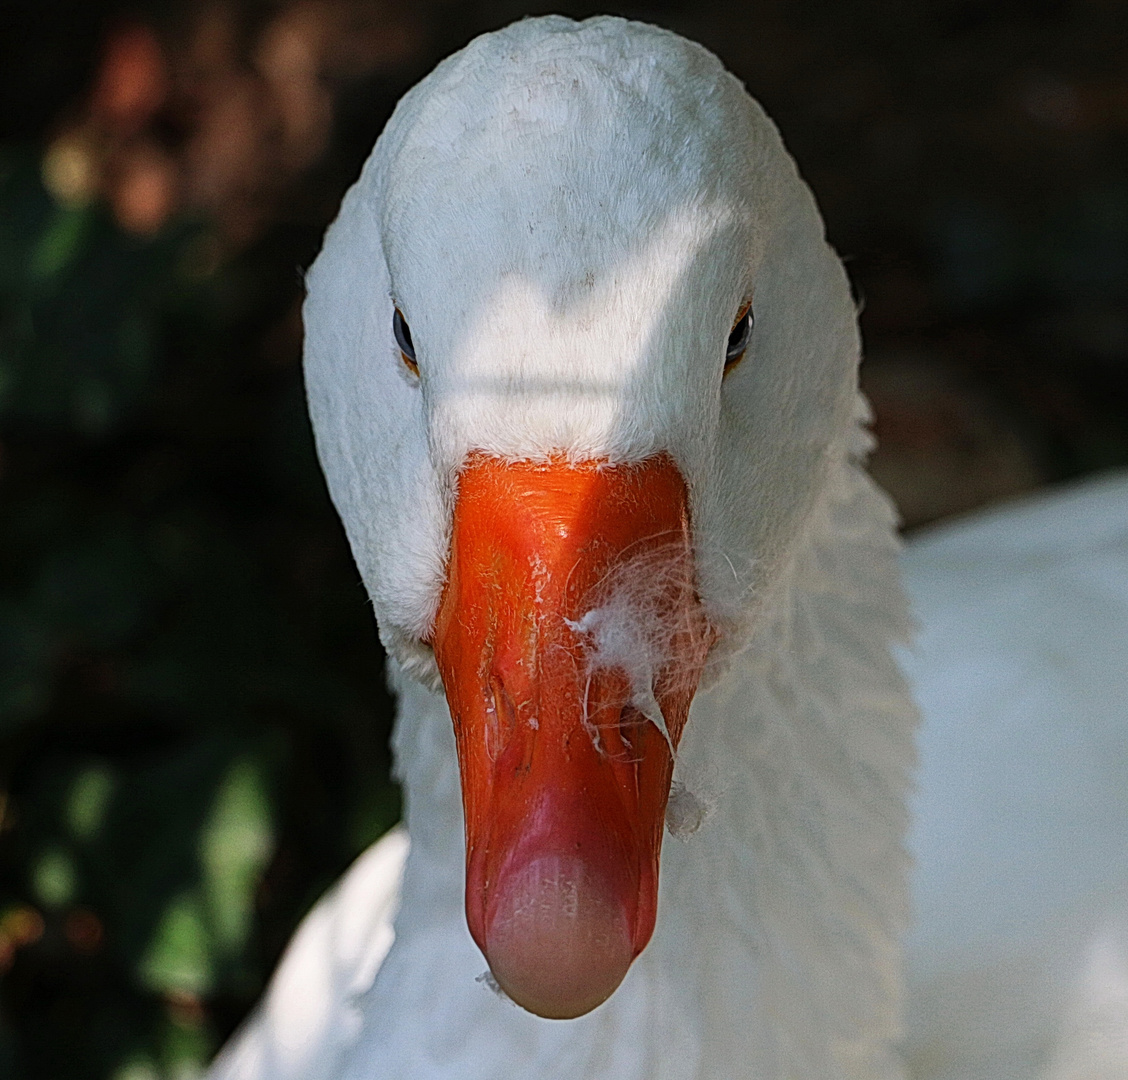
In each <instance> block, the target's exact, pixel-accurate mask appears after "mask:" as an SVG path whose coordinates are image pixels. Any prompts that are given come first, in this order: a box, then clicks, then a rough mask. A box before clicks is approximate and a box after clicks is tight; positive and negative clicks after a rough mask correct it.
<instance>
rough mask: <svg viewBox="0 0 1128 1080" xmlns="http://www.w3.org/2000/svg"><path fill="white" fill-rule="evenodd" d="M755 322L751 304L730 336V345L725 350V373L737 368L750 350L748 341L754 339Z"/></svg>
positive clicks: (743, 312)
mask: <svg viewBox="0 0 1128 1080" xmlns="http://www.w3.org/2000/svg"><path fill="white" fill-rule="evenodd" d="M753 322H755V319H754V318H753V317H752V305H751V304H749V305H748V306H747V307H745V308H744V310H743V311H742V312H741V313H740V314H739V315H738V316H737V318H736V323H735V324H734V325H733V328H732V331H731V333H730V334H729V339H728V345H727V346H726V348H725V371H728V370H730V369H731V368H733V367H735V366H736V365H737V363H739V361H740V359H741V357H742V356H744V350H745V349H747V348H748V340H749V338H751V337H752V324H753Z"/></svg>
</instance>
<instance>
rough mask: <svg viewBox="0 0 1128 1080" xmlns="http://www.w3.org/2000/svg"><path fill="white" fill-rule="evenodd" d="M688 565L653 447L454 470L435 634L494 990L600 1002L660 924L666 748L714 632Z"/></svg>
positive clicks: (582, 1005)
mask: <svg viewBox="0 0 1128 1080" xmlns="http://www.w3.org/2000/svg"><path fill="white" fill-rule="evenodd" d="M692 568H693V562H692V537H691V533H690V527H689V514H688V501H687V496H686V489H685V483H684V481H683V480H682V477H681V474H680V472H679V471H678V469H677V466H676V465H675V464H674V462H673V461H672V460H671V459H670V458H669V457H667V456H665V455H662V456H658V457H655V458H650V459H648V460H647V461H645V462H642V463H640V464H635V465H620V466H611V465H608V464H606V463H594V462H588V463H583V464H578V465H577V464H575V463H568V462H564V461H552V462H549V463H544V464H535V463H529V462H517V463H507V462H504V461H502V460H500V459H496V458H490V457H486V456H484V455H475V456H473V457H472V458H470V459H469V461H468V462H467V464H466V465H465V467H464V468H463V470H462V472H461V474H460V477H459V490H458V499H457V503H456V508H455V513H454V522H453V531H452V540H451V550H450V559H449V565H448V575H447V584H446V588H445V591H444V594H443V598H442V601H441V604H440V609H439V613H438V615H437V617H436V621H435V628H434V632H433V634H432V644H433V645H434V648H435V655H436V658H437V660H438V664H439V670H440V672H441V674H442V678H443V683H444V686H445V689H446V694H447V700H448V702H449V704H450V710H451V716H452V718H453V721H454V727H455V736H456V741H457V744H458V755H459V765H460V769H461V776H462V798H463V808H464V811H465V821H466V915H467V922H468V924H469V927H470V932H471V934H472V935H473V937H474V940H475V941H476V942H477V943H478V946H479V947H480V948H481V949H482V951H483V953H484V954H485V956H486V959H487V961H488V962H489V964H490V967H491V969H492V971H493V973H494V977H495V978H496V979H497V981H498V983H499V985H500V986H501V987H502V989H504V990H505V991H506V992H507V993H508V994H509V996H510V997H512V998H513V1000H514V1001H516V1002H517V1003H518V1004H519V1005H522V1006H523V1007H525V1008H526V1009H528V1010H529V1011H531V1012H534V1013H536V1014H537V1015H540V1016H544V1017H548V1018H555V1019H563V1018H569V1017H574V1016H579V1015H582V1014H583V1013H586V1012H588V1011H590V1010H591V1009H593V1008H595V1007H596V1006H597V1005H599V1004H600V1003H601V1002H603V1001H605V1000H606V999H607V997H609V996H610V995H611V993H613V992H614V990H615V988H616V987H617V986H618V985H619V983H620V982H621V981H622V979H623V977H624V976H625V975H626V972H627V969H628V968H629V966H630V964H631V962H632V961H633V959H634V958H635V957H636V956H637V955H638V954H639V953H640V952H641V951H642V949H643V948H644V947H645V946H646V943H647V942H648V941H649V939H650V935H651V933H652V931H653V928H654V920H655V916H656V911H657V896H658V862H659V854H660V850H661V841H662V823H663V817H664V813H665V808H666V801H667V799H668V797H669V791H670V779H671V776H672V772H673V751H674V749H675V748H676V746H677V742H678V739H679V738H680V736H681V731H682V728H683V726H684V724H685V720H686V716H687V715H688V712H689V705H690V702H691V700H692V698H693V694H694V691H695V690H696V687H697V682H698V679H699V677H700V674H701V668H702V666H703V664H704V661H705V656H706V654H707V653H708V650H709V647H710V646H711V644H712V641H713V632H712V630H711V628H710V627H709V624H708V621H707V619H706V618H705V615H704V613H703V610H702V608H701V604H700V602H699V600H698V598H697V595H696V592H695V589H694V585H693V573H692ZM632 615H633V618H630V617H626V616H632ZM659 630H660V632H658V631H659ZM640 683H642V684H644V685H640Z"/></svg>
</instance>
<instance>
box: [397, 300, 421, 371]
mask: <svg viewBox="0 0 1128 1080" xmlns="http://www.w3.org/2000/svg"><path fill="white" fill-rule="evenodd" d="M392 333H393V334H395V336H396V344H397V345H398V346H399V347H400V356H401V357H402V358H403V362H404V365H405V366H406V367H407V369H408V371H410V372H411V374H412V375H418V374H419V365H418V364H417V363H416V361H415V345H414V343H413V342H412V340H411V329H410V327H409V326H408V325H407V320H406V319H405V318H404V317H403V312H402V311H400V309H399V308H396V310H395V314H394V315H393V316H392Z"/></svg>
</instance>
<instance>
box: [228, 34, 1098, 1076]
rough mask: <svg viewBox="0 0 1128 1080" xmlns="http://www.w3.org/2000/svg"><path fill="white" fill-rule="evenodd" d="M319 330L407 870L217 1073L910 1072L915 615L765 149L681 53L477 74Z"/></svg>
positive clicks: (327, 412)
mask: <svg viewBox="0 0 1128 1080" xmlns="http://www.w3.org/2000/svg"><path fill="white" fill-rule="evenodd" d="M749 304H751V312H752V314H749ZM305 315H306V327H307V345H306V375H307V381H308V388H309V399H310V408H311V412H312V415H313V420H314V426H315V430H316V433H317V440H318V449H319V453H320V456H321V460H322V464H323V467H324V469H325V472H326V476H327V477H328V480H329V485H330V489H331V491H332V494H333V498H334V501H335V503H336V505H337V508H338V510H339V511H340V513H341V516H342V518H343V519H344V522H345V527H346V530H347V532H348V535H349V539H350V542H351V544H352V548H353V552H354V555H355V557H356V560H357V564H358V566H359V567H360V570H361V573H362V575H363V577H364V580H365V583H366V585H367V587H368V590H369V594H370V596H371V598H372V601H373V604H374V606H375V610H376V615H377V619H378V622H379V625H380V631H381V636H382V639H383V641H384V643H385V645H386V646H387V648H388V652H389V656H390V661H389V667H390V673H391V679H392V681H393V683H394V685H395V686H396V688H397V690H398V692H399V695H400V718H399V722H398V725H397V730H396V736H395V750H396V760H397V768H398V771H399V775H400V777H401V779H402V781H403V784H404V789H405V795H406V812H405V813H406V832H404V831H403V830H397V831H395V832H393V833H392V834H390V835H389V836H388V837H386V838H385V839H384V840H382V841H380V842H379V843H378V844H377V845H375V846H374V847H373V848H372V849H370V851H369V852H368V853H366V854H365V855H364V856H362V858H361V859H360V860H359V861H358V863H357V864H356V865H355V867H354V868H353V869H352V870H351V871H350V872H349V874H348V875H346V877H345V879H344V880H343V881H342V882H341V883H340V884H339V885H338V886H337V887H336V889H335V890H334V891H333V892H332V893H331V894H330V895H329V896H328V897H327V898H326V899H325V900H324V901H322V903H321V904H320V905H318V907H317V908H316V909H315V910H314V912H313V913H312V914H311V915H310V916H309V917H308V918H307V920H306V922H305V923H304V924H303V926H302V928H301V929H300V930H299V932H298V934H297V935H296V937H295V940H294V942H293V943H292V944H291V946H290V949H289V950H288V952H287V956H286V957H285V959H284V960H283V963H282V965H281V967H280V969H279V972H278V974H277V975H276V977H275V980H274V982H273V983H272V986H271V989H270V990H269V992H268V994H267V997H266V998H265V1000H264V1002H263V1004H262V1005H261V1006H260V1009H259V1010H258V1012H257V1013H256V1016H255V1017H254V1018H252V1020H251V1021H250V1022H249V1024H248V1025H247V1026H246V1027H245V1028H244V1030H243V1031H242V1032H241V1033H240V1034H239V1035H238V1036H237V1037H236V1038H235V1039H234V1040H233V1041H232V1043H231V1044H230V1045H229V1046H228V1047H227V1049H226V1050H225V1051H224V1053H223V1054H221V1056H220V1058H219V1059H218V1060H217V1062H216V1064H215V1066H214V1067H213V1072H212V1076H213V1077H214V1078H216V1080H219V1078H223V1080H235V1078H238V1080H289V1078H295V1080H296V1078H306V1080H315V1078H316V1080H360V1078H362V1077H364V1078H373V1077H379V1078H381V1080H385V1078H387V1080H391V1078H412V1080H438V1078H450V1080H455V1078H457V1080H475V1078H483V1080H484V1078H490V1080H501V1078H505V1077H518V1076H519V1077H527V1076H535V1077H543V1078H561V1080H563V1078H575V1080H579V1078H583V1080H600V1078H606V1080H633V1078H637V1080H675V1078H676V1080H683V1078H684V1080H689V1078H700V1080H738V1078H745V1077H747V1078H756V1080H771V1078H780V1080H782V1078H784V1077H787V1078H810V1080H814V1078H819V1080H828V1078H837V1077H843V1078H846V1077H857V1078H867V1080H875V1078H886V1077H888V1078H893V1077H899V1076H902V1075H903V1071H902V1067H901V1064H900V1056H899V1052H898V1049H897V1046H896V1040H897V1038H898V1034H899V1010H900V981H901V975H900V950H899V944H898V942H899V938H900V936H901V934H902V932H903V930H904V929H905V927H906V924H907V921H908V885H907V883H908V872H909V864H908V859H907V856H906V854H905V853H904V850H903V841H904V834H905V829H906V825H907V821H908V811H907V806H906V796H907V792H908V787H909V776H910V770H911V767H912V763H913V729H914V725H915V711H914V707H913V705H912V703H911V700H910V698H909V695H908V692H907V690H906V687H905V685H904V683H903V680H902V677H901V675H900V674H899V671H898V668H897V666H896V664H895V663H894V661H893V659H892V658H891V656H890V647H891V645H892V644H893V643H894V642H895V641H896V640H898V639H903V638H905V637H906V636H907V633H908V630H909V620H908V617H907V610H906V605H905V602H904V599H903V596H902V593H901V590H900V586H899V584H898V567H897V545H896V542H895V540H894V533H893V525H894V522H893V514H892V512H891V510H890V507H889V504H888V502H887V501H886V500H885V498H884V497H883V496H882V495H881V494H880V493H879V492H878V491H877V490H876V489H875V487H874V486H873V484H872V483H871V482H870V481H869V479H868V478H867V477H866V475H865V474H864V472H863V471H862V469H861V467H860V465H859V459H860V458H861V457H863V456H864V454H865V451H866V448H867V445H868V439H867V436H866V435H865V434H864V432H863V430H862V428H861V426H860V424H861V422H862V421H863V420H864V417H865V409H864V406H863V405H862V404H861V402H860V400H859V397H858V393H857V386H856V377H857V364H858V354H859V346H858V337H857V331H856V326H855V313H854V308H853V304H852V302H851V299H850V293H849V289H848V286H847V283H846V279H845V276H844V274H843V271H842V268H841V265H840V263H839V261H838V259H837V258H836V257H835V255H834V253H833V252H832V251H831V250H830V248H829V247H828V246H827V244H826V242H825V240H824V238H823V229H822V223H821V221H820V218H819V215H818V212H817V210H816V208H815V205H814V202H813V199H812V197H811V195H810V192H809V191H808V190H807V188H806V187H805V185H804V184H803V183H802V181H801V180H800V179H799V177H798V175H797V173H796V170H795V166H794V164H793V162H792V161H791V159H790V158H789V157H788V155H787V154H786V152H785V151H784V149H783V147H782V144H781V143H780V140H779V136H778V134H777V133H776V130H775V128H774V127H773V126H772V124H771V122H770V121H769V120H768V119H767V117H766V116H765V115H764V113H763V112H762V110H760V108H759V107H758V106H757V105H756V104H755V103H754V102H753V101H752V100H751V99H750V98H749V97H748V95H747V94H746V93H745V91H744V90H743V88H742V87H741V86H740V84H739V83H738V82H737V81H736V80H735V79H734V78H733V77H732V76H731V75H728V74H727V73H726V72H725V71H724V70H723V69H722V67H721V65H720V63H719V62H718V61H717V60H716V59H715V58H714V57H713V56H712V55H710V54H709V53H708V52H706V51H705V50H704V49H702V48H701V47H699V46H696V45H693V44H690V43H689V42H686V41H684V40H682V39H680V38H678V37H676V36H675V35H672V34H669V33H666V32H664V31H661V30H657V29H655V28H652V27H647V26H642V25H639V24H634V23H628V22H624V21H622V20H619V19H612V18H601V19H593V20H589V21H587V22H584V23H580V24H576V23H573V22H571V21H569V20H566V19H562V18H546V19H535V20H529V21H525V22H521V23H518V24H516V25H514V26H512V27H509V28H508V29H506V30H503V31H500V32H498V33H494V34H489V35H486V36H484V37H482V38H479V39H477V40H476V41H474V42H472V43H471V44H470V45H469V46H468V47H467V48H466V49H464V50H463V51H462V52H461V53H459V54H457V55H456V56H453V57H451V58H450V59H448V60H447V61H445V62H444V63H443V64H441V65H440V66H439V67H438V68H437V69H436V70H435V72H434V73H433V74H431V75H430V76H429V77H428V78H427V79H425V80H424V81H423V82H422V83H421V84H420V85H419V86H417V87H416V88H415V89H414V90H412V91H411V92H410V93H409V94H408V95H407V96H406V97H405V98H404V99H403V101H402V102H401V103H400V105H399V107H398V108H397V110H396V112H395V114H394V116H393V117H392V119H391V121H390V122H389V124H388V126H387V128H386V130H385V132H384V134H383V135H382V136H381V138H380V140H379V142H378V143H377V146H376V149H375V150H374V152H373V154H372V157H371V158H370V160H369V161H368V163H367V165H366V166H365V169H364V172H363V175H362V176H361V178H360V180H359V181H358V182H357V184H356V185H355V186H354V187H353V189H352V190H351V191H350V193H349V194H348V196H347V197H346V199H345V202H344V205H343V207H342V210H341V214H340V217H339V218H338V220H337V222H336V223H335V225H334V226H333V227H332V229H331V230H330V232H329V234H328V236H327V238H326V243H325V248H324V250H323V252H322V254H321V256H320V257H319V258H318V260H317V262H316V263H315V265H314V267H313V269H312V270H311V272H310V275H309V299H308V301H307V305H306V311H305ZM753 321H754V327H753ZM699 680H700V686H698V683H699ZM444 687H445V694H444V692H443V691H444ZM695 690H696V694H695ZM448 700H449V701H450V702H451V708H450V709H449V710H448V704H447V703H448ZM691 700H692V707H690V701H691ZM687 712H688V719H687ZM452 713H453V714H454V717H455V724H454V725H452V721H451V714H452ZM456 731H457V736H458V737H457V741H456V737H455V733H456ZM675 757H676V765H675ZM459 762H461V765H462V769H461V780H460V769H459ZM671 768H672V769H673V775H674V778H675V779H674V786H673V794H672V795H671V796H670V801H669V807H668V808H667V806H666V799H667V793H668V792H669V784H670V775H671ZM464 808H465V817H464ZM663 813H665V820H666V823H667V825H668V826H669V828H670V831H672V832H674V833H677V834H679V835H680V837H681V839H680V840H678V841H670V842H667V843H666V845H665V847H664V850H662V867H661V875H660V878H658V877H657V871H658V853H659V848H660V847H661V825H662V819H663ZM698 825H700V828H699V829H698V828H697V826H698ZM464 829H465V832H464ZM690 833H692V835H689V834H690ZM407 834H410V854H408V848H409V844H408V840H407ZM464 837H465V840H464ZM683 841H684V842H683ZM659 882H660V884H659ZM656 892H657V895H656ZM397 911H398V914H397ZM655 919H656V926H655ZM393 920H394V921H393ZM652 929H653V938H652V940H650V938H651V930H652ZM648 941H649V944H648ZM483 954H484V955H483ZM487 963H488V965H489V968H490V969H492V975H490V976H489V977H486V978H483V977H482V976H483V973H485V972H486V971H487ZM491 986H492V988H491ZM500 988H503V989H504V991H506V992H507V995H508V997H510V998H512V999H513V1000H507V998H506V994H503V993H500V992H497V991H498V990H499V989H500ZM514 1001H516V1002H518V1003H520V1005H522V1006H524V1008H519V1007H517V1006H515V1005H514V1003H513V1002H514ZM526 1010H528V1011H526ZM533 1013H537V1014H539V1015H533ZM541 1017H573V1019H563V1020H562V1019H542V1018H541ZM1110 1075H1111V1074H1110ZM1118 1075H1119V1074H1118Z"/></svg>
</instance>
